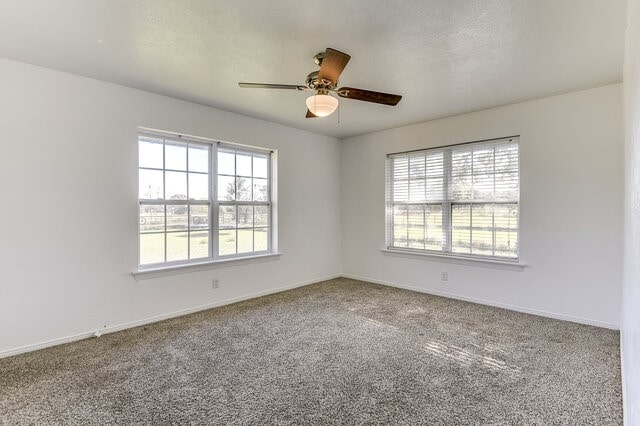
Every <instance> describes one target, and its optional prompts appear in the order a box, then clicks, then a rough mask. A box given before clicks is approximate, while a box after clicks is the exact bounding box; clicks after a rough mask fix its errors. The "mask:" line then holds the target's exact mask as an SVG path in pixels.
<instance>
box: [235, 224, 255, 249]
mask: <svg viewBox="0 0 640 426" xmlns="http://www.w3.org/2000/svg"><path fill="white" fill-rule="evenodd" d="M252 251H253V229H238V253H249V252H252Z"/></svg>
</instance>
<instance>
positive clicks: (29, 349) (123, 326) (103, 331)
mask: <svg viewBox="0 0 640 426" xmlns="http://www.w3.org/2000/svg"><path fill="white" fill-rule="evenodd" d="M340 277H342V274H336V275H331V276H328V277H320V278H315V279H312V280H307V281H302V282H298V283H294V284H289V285H285V286H282V287H277V288H273V289H269V290H264V291H259V292H257V293H250V294H246V295H244V296H238V297H233V298H231V299H225V300H219V301H216V302H213V303H208V304H206V305H200V306H196V307H193V308H187V309H181V310H179V311H174V312H169V313H167V314H161V315H155V316H153V317H148V318H144V319H140V320H137V321H131V322H127V323H123V324H117V325H113V326H108V327H106V328H102V329H99V330H93V331H87V332H84V333H78V334H74V335H72V336H67V337H62V338H58V339H52V340H47V341H44V342H39V343H35V344H32V345H26V346H21V347H18V348H14V349H7V350H4V351H0V358H6V357H9V356H13V355H18V354H21V353H25V352H32V351H36V350H38V349H44V348H48V347H51V346H58V345H62V344H64V343H71V342H75V341H78V340H83V339H87V338H90V337H96V334H97V333H99V335H102V334H108V333H115V332H116V331H121V330H126V329H128V328H134V327H140V326H141V325H147V324H151V323H154V322H159V321H164V320H166V319H170V318H175V317H180V316H183V315H188V314H192V313H195V312H200V311H206V310H207V309H212V308H217V307H220V306H224V305H230V304H232V303H237V302H242V301H243V300H249V299H255V298H256V297H261V296H267V295H269V294H274V293H280V292H283V291H286V290H291V289H294V288H298V287H304V286H307V285H311V284H315V283H319V282H322V281H327V280H332V279H335V278H340Z"/></svg>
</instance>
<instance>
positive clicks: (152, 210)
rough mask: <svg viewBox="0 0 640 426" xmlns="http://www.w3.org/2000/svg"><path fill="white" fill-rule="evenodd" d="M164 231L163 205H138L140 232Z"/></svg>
mask: <svg viewBox="0 0 640 426" xmlns="http://www.w3.org/2000/svg"><path fill="white" fill-rule="evenodd" d="M153 231H156V232H157V231H163V232H164V205H162V204H153V205H149V204H144V205H141V206H140V232H153Z"/></svg>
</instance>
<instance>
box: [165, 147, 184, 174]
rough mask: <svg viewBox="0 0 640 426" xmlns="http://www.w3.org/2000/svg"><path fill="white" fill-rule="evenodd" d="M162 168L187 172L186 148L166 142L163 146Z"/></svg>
mask: <svg viewBox="0 0 640 426" xmlns="http://www.w3.org/2000/svg"><path fill="white" fill-rule="evenodd" d="M164 156H165V157H164V167H165V168H166V169H172V170H187V146H186V145H185V144H181V143H173V142H167V143H166V144H165V146H164Z"/></svg>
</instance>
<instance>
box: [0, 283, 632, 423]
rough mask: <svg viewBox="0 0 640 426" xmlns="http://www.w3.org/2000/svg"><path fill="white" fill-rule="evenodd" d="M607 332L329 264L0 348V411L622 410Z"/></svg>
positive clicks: (618, 417)
mask: <svg viewBox="0 0 640 426" xmlns="http://www.w3.org/2000/svg"><path fill="white" fill-rule="evenodd" d="M618 342H619V334H618V332H616V331H611V330H605V329H599V328H595V327H589V326H584V325H578V324H573V323H569V322H562V321H556V320H552V319H547V318H541V317H536V316H531V315H526V314H521V313H517V312H511V311H506V310H502V309H496V308H491V307H487V306H481V305H475V304H471V303H466V302H460V301H456V300H450V299H445V298H441V297H435V296H429V295H426V294H421V293H414V292H410V291H405V290H400V289H395V288H390V287H384V286H379V285H374V284H368V283H363V282H359V281H353V280H348V279H336V280H331V281H327V282H323V283H319V284H314V285H311V286H307V287H303V288H299V289H295V290H291V291H287V292H284V293H279V294H275V295H272V296H266V297H262V298H259V299H253V300H250V301H246V302H241V303H237V304H234V305H229V306H225V307H222V308H216V309H212V310H209V311H205V312H201V313H197V314H193V315H189V316H185V317H181V318H176V319H172V320H167V321H164V322H161V323H158V324H154V325H149V326H146V327H139V328H135V329H131V330H126V331H122V332H118V333H114V334H109V335H105V336H102V337H100V338H98V339H88V340H84V341H80V342H76V343H71V344H67V345H63V346H58V347H54V348H49V349H44V350H41V351H37V352H32V353H29V354H24V355H19V356H15V357H11V358H5V359H0V423H4V424H27V423H30V424H34V423H35V424H108V423H118V424H132V423H136V424H169V423H174V424H175V423H180V424H184V423H191V424H194V423H195V424H203V423H207V424H274V423H275V424H372V423H377V424H394V425H397V424H452V425H460V424H579V425H586V424H621V423H622V403H621V389H620V360H619V343H618Z"/></svg>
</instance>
